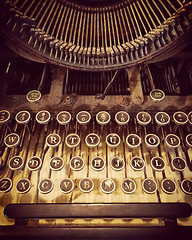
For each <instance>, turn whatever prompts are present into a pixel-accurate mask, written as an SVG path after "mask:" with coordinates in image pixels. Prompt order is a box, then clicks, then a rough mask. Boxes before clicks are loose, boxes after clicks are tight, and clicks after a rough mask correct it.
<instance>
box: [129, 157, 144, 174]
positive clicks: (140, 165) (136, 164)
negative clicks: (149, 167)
mask: <svg viewBox="0 0 192 240" xmlns="http://www.w3.org/2000/svg"><path fill="white" fill-rule="evenodd" d="M131 167H132V168H133V169H134V170H135V171H141V170H143V169H144V167H145V161H144V160H143V159H142V158H141V157H138V156H135V157H133V158H132V159H131Z"/></svg>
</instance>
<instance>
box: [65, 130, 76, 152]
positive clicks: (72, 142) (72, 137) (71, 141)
mask: <svg viewBox="0 0 192 240" xmlns="http://www.w3.org/2000/svg"><path fill="white" fill-rule="evenodd" d="M65 143H66V145H67V146H68V147H70V148H74V147H77V146H78V145H79V143H80V137H79V136H78V135H77V134H75V133H71V134H69V135H67V137H66V138H65Z"/></svg>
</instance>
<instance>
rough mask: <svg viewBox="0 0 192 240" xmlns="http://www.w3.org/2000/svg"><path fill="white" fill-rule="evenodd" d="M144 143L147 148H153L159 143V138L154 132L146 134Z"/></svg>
mask: <svg viewBox="0 0 192 240" xmlns="http://www.w3.org/2000/svg"><path fill="white" fill-rule="evenodd" d="M145 143H146V145H147V147H148V148H154V147H157V146H158V145H159V144H160V139H159V137H158V136H157V135H155V134H147V135H146V137H145Z"/></svg>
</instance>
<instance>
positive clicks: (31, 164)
mask: <svg viewBox="0 0 192 240" xmlns="http://www.w3.org/2000/svg"><path fill="white" fill-rule="evenodd" d="M41 165H42V160H41V158H40V157H37V156H33V157H31V158H30V159H29V160H28V162H27V167H28V169H29V170H31V171H36V170H38V169H40V167H41Z"/></svg>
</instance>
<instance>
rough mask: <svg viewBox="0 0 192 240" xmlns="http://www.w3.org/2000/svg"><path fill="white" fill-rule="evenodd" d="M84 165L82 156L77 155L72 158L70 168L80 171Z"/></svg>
mask: <svg viewBox="0 0 192 240" xmlns="http://www.w3.org/2000/svg"><path fill="white" fill-rule="evenodd" d="M83 167H84V160H83V158H82V157H79V156H75V157H73V158H71V160H70V168H71V169H73V170H75V171H79V170H81V169H82V168H83Z"/></svg>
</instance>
